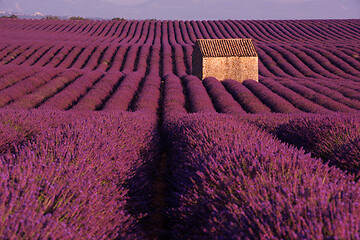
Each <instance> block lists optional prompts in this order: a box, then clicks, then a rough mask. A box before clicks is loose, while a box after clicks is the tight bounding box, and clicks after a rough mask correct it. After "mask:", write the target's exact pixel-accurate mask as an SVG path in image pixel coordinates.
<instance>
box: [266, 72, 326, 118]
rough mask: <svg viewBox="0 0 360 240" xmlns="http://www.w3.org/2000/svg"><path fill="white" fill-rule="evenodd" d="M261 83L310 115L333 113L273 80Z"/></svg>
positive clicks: (268, 79) (269, 79)
mask: <svg viewBox="0 0 360 240" xmlns="http://www.w3.org/2000/svg"><path fill="white" fill-rule="evenodd" d="M260 83H262V84H263V85H265V86H266V87H267V88H269V89H270V90H271V91H273V92H274V93H276V94H278V95H279V96H281V97H283V98H284V99H286V100H287V101H289V102H290V103H291V104H292V105H293V106H295V107H296V108H298V109H300V110H302V111H305V112H310V113H330V112H331V111H330V110H328V109H326V108H324V107H322V106H320V105H317V104H315V103H314V102H312V101H310V100H309V99H306V98H305V97H303V96H301V95H300V94H298V93H296V92H294V91H292V90H291V89H289V88H287V87H284V86H283V85H281V84H280V83H278V82H276V81H275V80H272V79H271V78H263V79H261V80H260Z"/></svg>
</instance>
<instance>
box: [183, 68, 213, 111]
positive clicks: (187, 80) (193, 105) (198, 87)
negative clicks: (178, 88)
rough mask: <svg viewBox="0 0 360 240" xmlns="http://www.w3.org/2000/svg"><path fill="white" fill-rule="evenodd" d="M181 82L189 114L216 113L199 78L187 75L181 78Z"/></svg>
mask: <svg viewBox="0 0 360 240" xmlns="http://www.w3.org/2000/svg"><path fill="white" fill-rule="evenodd" d="M182 81H183V84H184V88H185V92H186V98H187V99H188V102H189V109H190V111H191V112H197V113H200V112H203V113H205V112H210V113H211V112H216V110H215V108H214V106H213V104H212V102H211V99H210V97H209V94H208V93H207V92H206V89H205V87H204V86H203V84H202V82H201V80H200V79H199V78H197V77H195V76H194V75H187V76H185V77H183V78H182Z"/></svg>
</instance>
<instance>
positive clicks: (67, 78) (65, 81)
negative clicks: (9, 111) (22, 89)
mask: <svg viewBox="0 0 360 240" xmlns="http://www.w3.org/2000/svg"><path fill="white" fill-rule="evenodd" d="M80 75H81V73H80V71H79V70H77V71H76V70H67V71H65V72H63V73H61V74H59V75H58V76H56V77H55V78H54V79H52V80H51V81H49V82H47V83H46V84H44V85H42V86H41V87H39V88H37V89H36V90H34V91H33V92H31V93H30V94H27V95H23V96H22V97H20V98H19V99H16V100H14V101H13V102H12V103H10V104H9V105H7V106H6V108H14V109H32V108H36V107H37V106H38V105H40V104H41V103H42V102H44V101H46V100H47V99H48V98H50V97H52V96H53V95H55V94H56V93H58V92H59V91H61V90H62V89H63V88H65V86H67V85H69V84H71V83H72V82H73V81H75V80H76V78H78V77H79V76H80Z"/></svg>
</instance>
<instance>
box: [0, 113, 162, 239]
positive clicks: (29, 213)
mask: <svg viewBox="0 0 360 240" xmlns="http://www.w3.org/2000/svg"><path fill="white" fill-rule="evenodd" d="M5 116H6V118H7V122H4V123H2V125H0V126H3V125H4V124H6V125H8V126H10V125H11V126H13V128H11V129H13V132H14V131H15V132H17V133H18V135H19V134H23V135H25V136H29V135H28V134H27V132H28V130H27V129H28V128H31V126H35V129H37V130H33V134H32V135H31V136H29V138H28V140H25V141H24V142H22V144H21V146H20V145H14V146H13V148H12V150H11V151H8V150H5V153H3V154H2V155H0V169H1V174H2V177H1V180H0V182H1V183H0V185H1V186H2V188H3V190H2V194H1V195H0V203H1V208H0V215H1V216H2V224H1V226H0V233H1V238H3V239H8V238H20V237H21V238H38V239H43V238H51V239H55V238H56V239H58V238H61V239H90V238H96V239H105V238H112V239H113V238H121V239H134V238H143V237H145V232H144V230H143V229H142V225H140V222H141V221H144V219H145V217H146V213H148V211H149V204H150V202H149V201H150V199H151V192H150V189H151V188H150V186H151V176H152V175H153V174H154V169H155V168H156V162H155V161H154V160H155V159H156V156H157V155H158V147H157V146H158V143H157V141H158V140H157V135H156V129H155V128H156V126H157V123H156V115H154V114H153V113H150V112H144V111H142V112H140V111H139V112H138V113H136V114H131V115H130V114H128V113H113V114H106V113H85V112H82V113H70V112H68V113H63V112H41V111H32V112H7V111H6V112H5V111H2V112H1V113H0V117H1V119H2V122H3V121H4V119H5ZM16 117H22V118H23V119H26V120H23V121H22V122H21V121H20V122H18V120H17V118H16ZM31 117H34V118H32V119H31ZM32 121H33V122H32ZM26 122H30V123H32V124H31V125H27V124H23V123H26ZM39 123H40V126H37V124H39ZM16 126H17V127H16ZM22 126H26V128H25V129H21V127H22ZM15 127H16V128H15ZM1 129H3V128H1ZM40 129H41V130H40ZM0 134H5V136H9V134H8V132H5V133H3V132H2V131H1V132H0ZM15 135H16V134H15ZM2 137H3V136H2ZM139 137H140V138H139ZM9 140H11V139H9ZM13 144H19V143H18V142H14V141H13ZM1 146H2V147H4V146H5V145H3V144H2V145H1Z"/></svg>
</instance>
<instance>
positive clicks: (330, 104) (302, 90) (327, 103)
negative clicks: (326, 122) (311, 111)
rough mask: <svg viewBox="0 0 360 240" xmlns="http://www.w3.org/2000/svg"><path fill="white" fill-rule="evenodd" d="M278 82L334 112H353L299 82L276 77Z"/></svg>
mask: <svg viewBox="0 0 360 240" xmlns="http://www.w3.org/2000/svg"><path fill="white" fill-rule="evenodd" d="M277 81H278V82H280V83H281V84H282V85H283V86H285V87H287V88H290V89H291V90H293V91H295V92H297V93H299V94H301V95H302V96H303V97H305V98H307V99H309V100H310V101H312V102H315V103H317V104H319V105H321V106H323V107H325V108H328V109H330V110H332V111H335V112H354V111H355V110H354V109H352V108H350V107H348V106H346V105H344V104H341V103H339V102H336V101H334V100H332V99H331V98H329V97H326V96H325V95H323V94H320V93H318V92H315V91H314V90H311V89H310V88H307V87H305V86H302V85H301V84H298V83H296V82H295V81H292V80H289V79H287V80H282V79H277Z"/></svg>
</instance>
